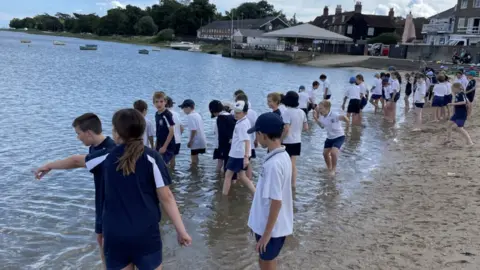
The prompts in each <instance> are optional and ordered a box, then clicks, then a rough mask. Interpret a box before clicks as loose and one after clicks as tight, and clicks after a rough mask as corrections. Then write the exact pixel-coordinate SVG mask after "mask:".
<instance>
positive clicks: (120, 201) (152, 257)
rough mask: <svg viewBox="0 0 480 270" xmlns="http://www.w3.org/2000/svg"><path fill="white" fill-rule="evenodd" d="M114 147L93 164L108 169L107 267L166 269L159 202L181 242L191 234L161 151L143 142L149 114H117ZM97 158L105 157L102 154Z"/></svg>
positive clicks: (125, 111) (187, 240)
mask: <svg viewBox="0 0 480 270" xmlns="http://www.w3.org/2000/svg"><path fill="white" fill-rule="evenodd" d="M112 125H113V130H112V134H113V137H114V139H115V142H116V143H118V144H119V145H118V146H117V147H115V148H114V149H113V150H112V151H111V152H110V154H108V156H104V158H103V159H101V160H98V161H96V162H94V164H92V165H91V166H92V168H96V167H98V166H100V165H102V166H103V168H104V170H105V205H104V211H103V230H104V237H105V261H106V266H107V269H133V267H134V266H136V267H137V268H138V269H161V266H162V240H161V237H160V228H159V223H160V220H161V212H160V204H162V206H163V209H164V210H165V212H166V213H167V215H168V216H169V217H170V219H171V220H172V223H173V225H174V227H175V229H176V231H177V240H178V243H179V244H180V245H182V246H188V245H190V244H191V242H192V238H191V237H190V236H189V235H188V233H187V231H186V230H185V226H184V225H183V222H182V218H181V216H180V213H179V211H178V207H177V203H176V202H175V198H174V197H173V194H172V192H171V191H170V189H169V187H168V185H170V184H171V179H170V175H169V173H168V170H167V167H166V165H165V163H164V162H163V161H162V158H161V157H160V154H159V153H158V152H156V151H154V150H151V149H149V148H148V147H145V146H143V144H142V140H141V138H142V134H143V131H144V130H145V119H144V118H143V116H142V115H141V114H140V113H139V112H137V111H136V110H133V109H123V110H119V111H117V112H116V113H115V114H114V115H113V118H112ZM98 157H101V156H99V155H97V159H98Z"/></svg>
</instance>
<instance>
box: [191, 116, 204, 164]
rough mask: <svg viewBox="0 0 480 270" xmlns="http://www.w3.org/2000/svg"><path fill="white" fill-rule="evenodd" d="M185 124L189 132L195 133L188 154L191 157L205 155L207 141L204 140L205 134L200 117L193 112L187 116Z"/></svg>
mask: <svg viewBox="0 0 480 270" xmlns="http://www.w3.org/2000/svg"><path fill="white" fill-rule="evenodd" d="M187 123H188V129H189V130H190V131H193V130H195V131H197V132H196V134H195V137H193V140H192V145H191V146H190V154H191V155H192V156H196V155H198V154H205V149H206V148H207V139H206V138H205V132H204V131H203V120H202V116H200V114H199V113H197V112H196V111H193V112H191V113H189V114H188V115H187Z"/></svg>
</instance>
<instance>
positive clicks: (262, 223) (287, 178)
mask: <svg viewBox="0 0 480 270" xmlns="http://www.w3.org/2000/svg"><path fill="white" fill-rule="evenodd" d="M256 189H257V190H256V192H255V195H254V196H253V202H252V206H251V208H250V214H249V217H248V227H249V228H250V229H251V230H252V232H253V233H254V234H255V239H256V240H257V242H258V241H259V240H260V238H261V237H262V235H263V234H264V233H265V227H266V225H267V222H268V216H269V213H270V205H271V200H277V201H281V202H282V206H281V208H280V212H279V213H278V217H277V220H276V222H275V225H274V227H273V230H272V233H271V239H270V241H269V242H268V244H267V246H266V252H260V253H259V256H260V259H262V260H264V261H270V260H274V259H275V258H276V257H277V256H278V254H280V251H281V250H282V247H283V245H284V243H285V238H286V236H288V235H291V234H292V233H293V199H292V163H291V161H290V157H289V156H288V154H287V152H286V150H285V148H283V147H281V148H277V149H275V150H273V151H271V152H270V153H268V154H267V156H266V157H265V160H264V162H263V165H262V171H261V173H260V176H259V179H258V183H257V186H256Z"/></svg>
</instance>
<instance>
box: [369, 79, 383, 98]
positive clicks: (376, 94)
mask: <svg viewBox="0 0 480 270" xmlns="http://www.w3.org/2000/svg"><path fill="white" fill-rule="evenodd" d="M382 90H383V87H382V79H375V81H374V88H373V89H372V96H371V98H372V99H373V100H378V99H380V98H382V92H383V91H382Z"/></svg>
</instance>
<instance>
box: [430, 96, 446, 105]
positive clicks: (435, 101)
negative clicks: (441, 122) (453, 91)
mask: <svg viewBox="0 0 480 270" xmlns="http://www.w3.org/2000/svg"><path fill="white" fill-rule="evenodd" d="M443 106H445V98H444V97H439V96H434V97H433V102H432V107H443Z"/></svg>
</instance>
